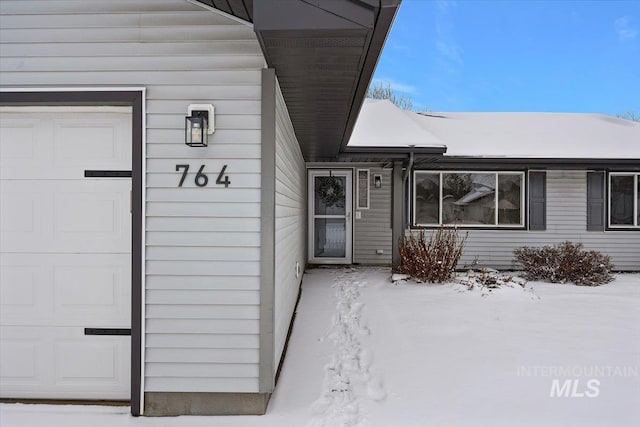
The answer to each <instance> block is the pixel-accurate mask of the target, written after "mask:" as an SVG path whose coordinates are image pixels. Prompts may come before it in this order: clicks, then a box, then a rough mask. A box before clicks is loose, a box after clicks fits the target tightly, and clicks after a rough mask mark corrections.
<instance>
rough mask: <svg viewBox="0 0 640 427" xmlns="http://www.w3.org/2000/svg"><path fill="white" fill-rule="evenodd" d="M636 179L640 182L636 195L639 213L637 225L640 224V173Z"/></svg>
mask: <svg viewBox="0 0 640 427" xmlns="http://www.w3.org/2000/svg"><path fill="white" fill-rule="evenodd" d="M636 180H637V181H638V184H637V186H636V189H637V192H638V194H637V196H636V212H637V213H638V217H637V218H636V225H637V226H640V175H636Z"/></svg>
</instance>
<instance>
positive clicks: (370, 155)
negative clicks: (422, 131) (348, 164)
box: [339, 147, 447, 162]
mask: <svg viewBox="0 0 640 427" xmlns="http://www.w3.org/2000/svg"><path fill="white" fill-rule="evenodd" d="M446 150H447V149H446V147H347V148H346V149H345V150H344V151H343V152H341V153H340V155H339V159H340V161H372V162H379V161H387V160H404V159H408V158H409V157H411V156H415V157H416V158H420V159H422V160H423V161H430V162H431V161H437V160H439V159H441V158H442V155H443V154H444V153H445V152H446Z"/></svg>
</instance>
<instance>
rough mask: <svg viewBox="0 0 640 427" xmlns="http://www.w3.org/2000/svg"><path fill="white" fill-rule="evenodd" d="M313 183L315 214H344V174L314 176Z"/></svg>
mask: <svg viewBox="0 0 640 427" xmlns="http://www.w3.org/2000/svg"><path fill="white" fill-rule="evenodd" d="M314 179H315V183H314V198H315V205H314V206H315V214H316V215H346V211H345V199H346V191H345V187H346V180H347V178H346V177H344V176H316V177H315V178H314Z"/></svg>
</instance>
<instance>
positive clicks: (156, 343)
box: [0, 0, 264, 392]
mask: <svg viewBox="0 0 640 427" xmlns="http://www.w3.org/2000/svg"><path fill="white" fill-rule="evenodd" d="M1 12H2V14H3V16H2V20H1V21H0V43H2V45H1V52H2V58H1V59H0V71H1V74H0V83H1V84H2V85H3V86H4V87H10V86H15V87H27V86H34V87H52V88H55V87H70V86H74V87H75V86H88V87H100V86H108V85H111V86H118V87H123V86H127V87H132V86H136V87H146V95H147V97H146V132H147V133H146V141H147V144H146V152H147V158H146V182H147V188H146V192H147V193H146V197H147V198H146V242H145V244H146V289H145V292H146V296H145V297H146V335H145V340H146V349H145V352H146V359H145V373H146V380H145V391H176V392H177V391H191V392H257V391H258V333H259V302H260V301H259V287H260V277H259V270H260V248H259V245H260V219H259V217H260V138H261V133H260V128H261V124H260V108H261V100H260V97H261V86H260V85H261V80H260V79H261V77H260V76H261V74H260V69H261V68H263V67H264V58H263V56H262V53H261V50H260V46H259V44H258V42H257V40H256V37H255V35H254V33H253V31H252V29H251V28H249V27H246V26H244V25H242V24H239V23H237V22H235V21H232V20H230V19H228V18H225V17H221V16H220V15H217V14H215V13H213V12H208V11H203V9H201V8H199V7H197V6H194V5H192V4H190V3H187V2H186V1H182V0H163V1H156V0H136V1H129V0H127V1H104V0H84V1H81V2H79V1H55V2H52V1H37V0H6V1H5V0H3V1H2V4H1ZM190 103H212V104H214V105H215V108H216V132H215V134H214V135H212V136H211V137H210V142H209V147H208V148H190V147H187V146H186V145H185V144H184V116H185V115H186V111H187V106H188V104H190ZM176 164H190V165H191V169H190V172H194V173H195V172H196V171H197V169H198V167H199V166H200V165H202V164H204V165H206V166H205V172H207V171H208V176H209V185H208V186H207V187H204V188H197V187H195V185H194V184H193V177H194V174H191V173H190V175H189V177H188V178H187V180H186V181H185V185H184V187H183V188H177V184H178V179H179V176H180V174H179V173H177V172H176V171H175V166H176ZM225 164H227V165H228V168H227V174H228V176H229V178H230V180H231V186H230V187H229V188H227V189H225V188H224V186H220V185H215V179H216V177H217V174H218V172H219V171H220V169H221V167H222V166H223V165H225Z"/></svg>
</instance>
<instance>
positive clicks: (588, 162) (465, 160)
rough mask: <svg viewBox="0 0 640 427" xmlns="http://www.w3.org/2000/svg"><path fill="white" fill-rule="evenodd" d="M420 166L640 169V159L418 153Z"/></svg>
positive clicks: (424, 167) (418, 167)
mask: <svg viewBox="0 0 640 427" xmlns="http://www.w3.org/2000/svg"><path fill="white" fill-rule="evenodd" d="M415 167H416V168H417V169H485V170H505V169H540V170H545V169H546V170H563V169H564V170H603V169H608V170H625V171H638V170H640V159H615V158H611V159H586V158H583V159H580V158H571V159H569V158H527V157H519V158H507V157H473V156H470V157H466V156H439V157H433V156H432V157H425V156H416V161H415Z"/></svg>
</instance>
